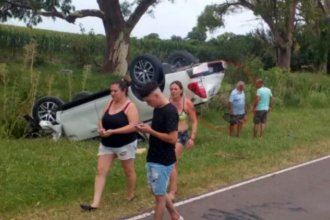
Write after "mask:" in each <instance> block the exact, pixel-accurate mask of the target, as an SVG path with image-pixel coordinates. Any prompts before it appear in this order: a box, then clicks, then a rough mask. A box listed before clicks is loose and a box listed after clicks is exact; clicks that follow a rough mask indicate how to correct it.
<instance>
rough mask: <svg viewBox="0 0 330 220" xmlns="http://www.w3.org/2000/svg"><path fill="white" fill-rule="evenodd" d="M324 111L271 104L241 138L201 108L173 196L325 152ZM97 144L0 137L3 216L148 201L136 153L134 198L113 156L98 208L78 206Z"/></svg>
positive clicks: (68, 215) (328, 145)
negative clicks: (262, 121) (259, 123)
mask: <svg viewBox="0 0 330 220" xmlns="http://www.w3.org/2000/svg"><path fill="white" fill-rule="evenodd" d="M329 113H330V109H311V108H309V109H284V110H281V111H275V112H272V113H271V114H270V116H269V123H268V128H267V131H266V136H265V137H264V138H263V139H253V138H252V132H251V131H252V126H251V120H249V121H248V123H247V125H246V127H245V128H244V132H243V135H242V137H241V138H230V137H228V135H227V134H226V132H225V125H226V124H225V122H223V120H222V119H221V115H219V113H218V112H215V111H212V110H210V111H208V112H207V113H203V114H202V115H201V123H200V127H199V130H200V131H199V136H198V139H197V144H196V147H195V148H194V149H193V150H191V151H190V152H187V151H186V152H185V153H184V155H183V158H182V160H181V162H180V172H181V173H180V180H179V193H178V199H179V200H180V199H184V198H187V197H190V196H193V195H196V194H201V193H203V192H207V191H210V190H212V189H216V188H219V187H223V186H225V185H228V184H233V183H235V182H238V181H242V180H244V179H248V178H251V177H254V176H259V175H262V174H265V173H268V172H271V171H274V170H279V169H282V168H284V167H288V166H291V165H293V164H297V163H301V162H304V161H307V160H311V159H313V158H317V157H320V156H323V155H327V154H329V153H330V139H329V135H328V134H329V132H330V126H329V125H330V118H329ZM96 150H97V142H96V141H86V142H69V141H67V140H61V141H59V142H53V141H52V140H47V139H35V140H24V139H21V140H0V194H1V195H2V196H1V197H0V219H86V218H88V219H100V218H105V219H118V218H120V217H123V216H127V215H131V214H133V213H136V212H140V211H143V210H145V209H148V208H151V207H152V204H153V199H152V196H151V195H150V194H149V190H148V188H147V187H146V181H145V180H146V177H145V170H144V163H145V154H141V155H138V156H137V160H136V167H137V173H138V182H137V196H138V198H137V199H136V200H135V201H133V202H131V203H127V202H126V201H125V200H124V197H125V196H124V195H125V183H124V176H123V173H122V170H121V167H120V164H119V163H115V166H114V167H113V169H112V171H111V173H110V176H109V178H108V182H107V186H106V190H105V192H104V196H103V207H102V209H101V210H99V211H98V212H94V213H88V214H87V213H82V212H81V211H80V210H79V207H78V205H79V203H80V202H84V201H90V199H91V197H92V190H93V181H94V174H95V165H96V157H95V154H96Z"/></svg>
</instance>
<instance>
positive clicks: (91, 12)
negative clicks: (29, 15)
mask: <svg viewBox="0 0 330 220" xmlns="http://www.w3.org/2000/svg"><path fill="white" fill-rule="evenodd" d="M36 14H37V15H41V16H45V17H57V18H61V19H64V20H66V21H67V22H69V23H74V22H75V21H76V19H77V18H84V17H98V18H101V19H103V17H104V13H103V12H102V11H100V10H96V9H83V10H79V11H74V12H72V13H69V14H67V15H66V14H64V13H63V12H59V11H57V10H56V9H55V8H53V10H52V11H36Z"/></svg>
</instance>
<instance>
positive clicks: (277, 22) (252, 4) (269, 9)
mask: <svg viewBox="0 0 330 220" xmlns="http://www.w3.org/2000/svg"><path fill="white" fill-rule="evenodd" d="M298 3H299V0H271V1H270V0H226V1H225V3H220V4H213V5H210V6H207V7H206V8H205V10H204V12H203V13H202V15H201V16H200V17H199V18H198V25H199V26H201V27H206V28H208V29H209V30H211V31H212V30H214V29H215V28H217V27H221V26H223V25H224V15H226V14H228V13H232V12H233V13H235V12H238V10H240V9H241V8H245V9H248V10H251V11H253V13H254V14H255V15H256V16H258V17H261V18H262V19H263V21H264V22H265V23H266V24H267V25H268V27H269V29H270V31H271V34H272V40H273V44H274V47H275V49H276V57H277V66H279V67H282V68H286V69H290V62H291V48H292V39H293V30H294V24H295V16H296V8H297V5H298Z"/></svg>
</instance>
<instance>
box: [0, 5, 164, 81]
mask: <svg viewBox="0 0 330 220" xmlns="http://www.w3.org/2000/svg"><path fill="white" fill-rule="evenodd" d="M159 2H160V1H159V0H132V1H128V0H123V1H121V2H120V0H97V3H98V5H99V9H98V10H97V9H83V10H75V7H74V6H73V5H72V2H71V0H1V1H0V21H2V22H3V21H6V20H7V19H9V18H17V19H19V20H23V21H25V22H26V23H27V24H28V25H36V24H38V23H40V22H41V21H42V17H44V16H45V17H52V18H54V19H55V18H60V19H63V20H65V21H67V22H69V23H74V22H75V21H76V19H79V18H84V17H98V18H100V19H102V21H103V26H104V30H105V34H106V46H107V48H106V53H105V58H104V64H103V71H104V72H107V73H116V74H119V75H124V74H126V72H127V67H128V56H129V46H130V42H129V39H130V34H131V32H132V30H133V28H134V27H135V25H136V24H137V23H138V21H139V20H140V18H141V17H142V15H144V14H145V13H146V12H147V11H148V9H149V8H150V7H151V6H155V5H156V4H158V3H159Z"/></svg>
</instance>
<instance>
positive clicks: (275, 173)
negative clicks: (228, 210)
mask: <svg viewBox="0 0 330 220" xmlns="http://www.w3.org/2000/svg"><path fill="white" fill-rule="evenodd" d="M329 158H330V155H328V156H325V157H321V158H318V159H315V160H312V161H309V162H306V163H302V164H299V165H296V166H293V167H289V168H286V169H283V170H279V171H276V172H273V173H269V174H266V175H264V176H260V177H256V178H253V179H250V180H246V181H244V182H241V183H237V184H235V185H232V186H228V187H225V188H221V189H218V190H216V191H213V192H209V193H206V194H203V195H200V196H196V197H193V198H190V199H187V200H183V201H180V202H177V203H175V204H174V206H182V205H185V204H187V203H191V202H194V201H197V200H201V199H204V198H206V197H210V196H213V195H216V194H218V193H222V192H226V191H229V190H231V189H234V188H238V187H241V186H244V185H247V184H249V183H253V182H256V181H259V180H263V179H266V178H269V177H271V176H274V175H278V174H281V173H285V172H289V171H291V170H294V169H298V168H300V167H304V166H307V165H310V164H313V163H316V162H320V161H322V160H326V159H329ZM153 213H154V212H153V211H151V212H146V213H143V214H140V215H137V216H134V217H132V218H128V219H126V220H139V219H143V218H145V217H148V216H150V215H152V214H153Z"/></svg>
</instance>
